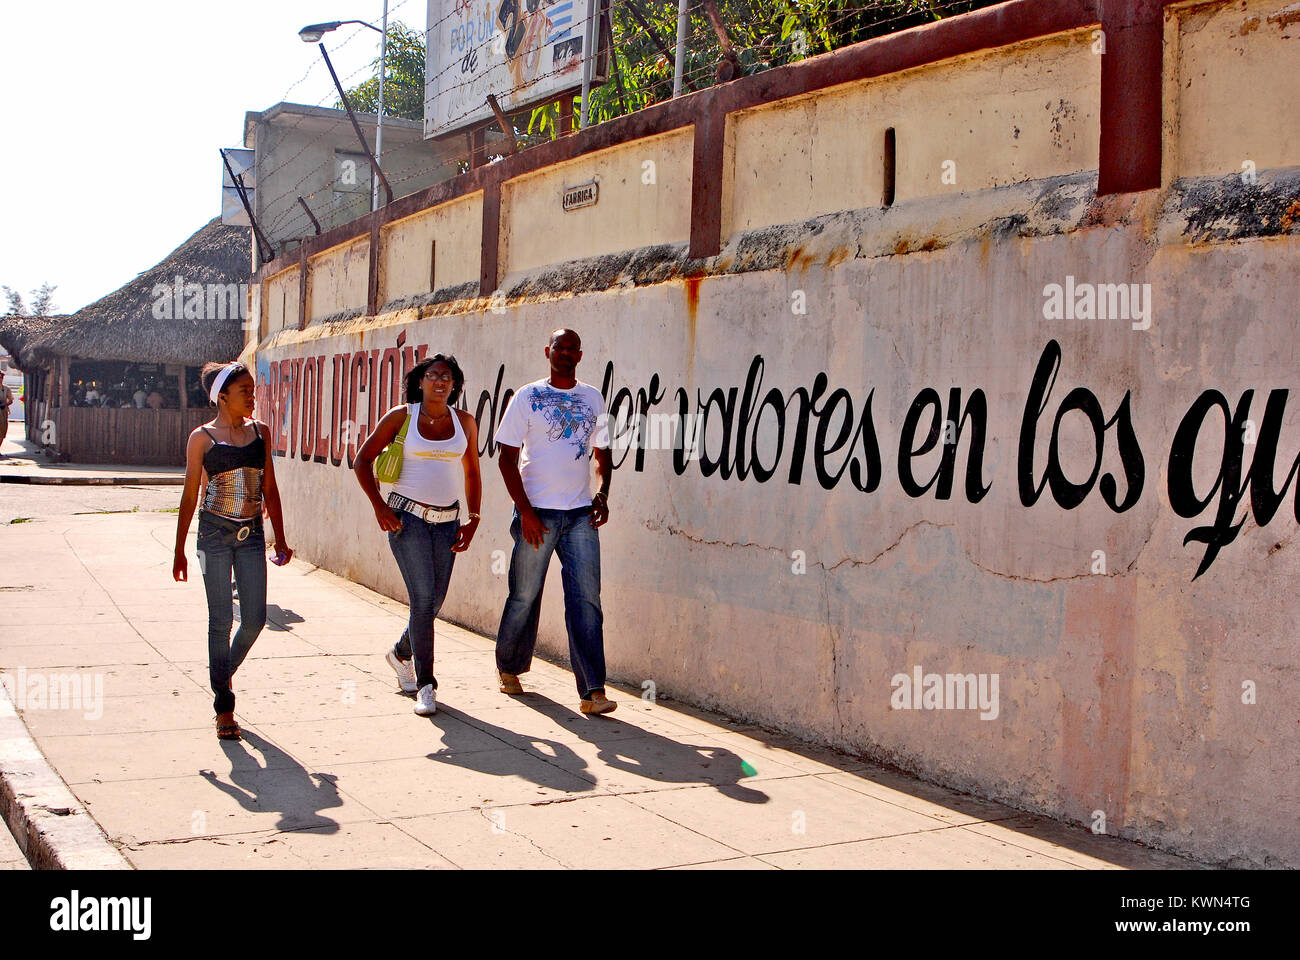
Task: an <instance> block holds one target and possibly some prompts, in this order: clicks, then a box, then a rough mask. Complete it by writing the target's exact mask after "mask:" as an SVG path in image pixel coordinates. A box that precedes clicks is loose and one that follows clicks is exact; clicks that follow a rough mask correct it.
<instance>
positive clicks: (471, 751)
mask: <svg viewBox="0 0 1300 960" xmlns="http://www.w3.org/2000/svg"><path fill="white" fill-rule="evenodd" d="M428 719H429V722H430V723H431V724H432V725H433V726H435V727H437V728H438V729H439V730H441V731H442V743H443V748H442V749H441V750H438V751H435V752H434V753H430V754H428V758H429V759H430V760H436V761H437V762H438V763H446V764H450V765H452V766H456V767H463V768H465V769H467V770H477V771H478V772H479V773H487V774H491V775H493V776H498V777H504V776H512V777H523V778H524V779H525V780H531V781H532V782H533V783H535V784H537V785H538V786H539V787H547V788H549V789H552V790H562V791H564V792H565V793H578V792H585V791H587V790H591V789H593V788H594V786H595V785H594V784H592V783H590V782H589V781H588V778H587V777H586V776H584V775H583V774H582V773H581V772H580V771H581V770H583V769H585V768H586V766H587V763H586V761H585V760H583V759H582V757H580V756H578V755H577V754H576V753H574V752H573V750H572V749H570V748H569V747H567V746H565V745H564V744H562V743H559V742H558V741H555V740H548V739H546V738H545V737H526V736H524V735H523V734H518V733H515V732H514V731H512V730H507V729H506V728H505V727H498V726H496V725H495V724H492V723H488V722H487V721H486V720H480V719H479V718H478V717H471V716H470V715H469V714H466V713H461V712H460V711H459V710H457V709H455V708H454V707H448V706H446V705H445V704H438V712H437V713H435V714H433V716H431V717H429V718H428ZM483 734H487V735H488V736H490V737H494V738H495V739H497V740H499V741H501V746H502V747H503V748H504V747H510V748H512V749H513V750H517V751H519V752H521V753H524V754H526V755H528V756H530V757H535V758H537V759H539V760H543V761H545V763H543V764H518V763H510V762H507V763H506V764H505V765H504V766H503V765H502V764H501V753H500V751H499V750H495V749H490V748H485V747H484V745H483ZM521 740H526V741H527V742H528V746H527V747H521V746H520V741H521ZM542 747H544V748H545V749H540V748H542ZM546 750H549V751H550V753H549V754H548V753H546ZM575 778H576V779H578V780H581V781H583V782H584V784H586V785H585V786H583V787H580V788H577V789H576V790H575V788H574V787H573V780H574V779H575Z"/></svg>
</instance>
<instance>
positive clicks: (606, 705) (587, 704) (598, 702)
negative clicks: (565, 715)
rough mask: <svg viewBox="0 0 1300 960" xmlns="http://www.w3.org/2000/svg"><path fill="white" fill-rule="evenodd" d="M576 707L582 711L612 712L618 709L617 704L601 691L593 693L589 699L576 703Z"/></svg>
mask: <svg viewBox="0 0 1300 960" xmlns="http://www.w3.org/2000/svg"><path fill="white" fill-rule="evenodd" d="M578 709H579V710H581V711H582V712H583V713H613V712H614V711H615V710H617V709H618V704H617V703H615V702H614V701H613V700H610V699H609V698H607V697H606V696H605V695H604V694H603V693H593V694H592V695H591V699H590V700H583V701H582V702H581V703H579V704H578Z"/></svg>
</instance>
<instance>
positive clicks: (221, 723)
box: [217, 713, 243, 740]
mask: <svg viewBox="0 0 1300 960" xmlns="http://www.w3.org/2000/svg"><path fill="white" fill-rule="evenodd" d="M242 734H243V731H242V730H240V729H239V724H238V723H236V722H235V715H234V714H233V713H219V714H217V739H218V740H238V739H240V737H241V735H242Z"/></svg>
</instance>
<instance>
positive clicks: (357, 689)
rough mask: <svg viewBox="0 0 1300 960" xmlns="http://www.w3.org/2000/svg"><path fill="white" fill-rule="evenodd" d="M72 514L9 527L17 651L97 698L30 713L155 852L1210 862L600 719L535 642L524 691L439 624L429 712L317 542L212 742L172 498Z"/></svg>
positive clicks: (858, 767) (766, 741) (290, 570)
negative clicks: (504, 681) (175, 577)
mask: <svg viewBox="0 0 1300 960" xmlns="http://www.w3.org/2000/svg"><path fill="white" fill-rule="evenodd" d="M171 495H172V496H175V495H176V493H175V492H172V494H171ZM68 503H69V507H71V505H72V501H71V500H70V501H68ZM81 508H82V505H81V503H80V500H78V501H77V507H76V509H77V510H80V509H81ZM73 512H74V511H73V510H72V509H68V510H67V512H66V513H64V514H60V513H59V512H58V511H57V509H55V508H54V507H52V506H49V505H47V506H46V508H45V509H43V510H41V511H39V513H40V514H41V515H40V516H37V517H36V518H35V519H33V520H31V521H29V522H26V523H23V524H18V525H12V526H9V527H8V528H7V529H6V553H7V554H8V555H9V556H10V557H21V558H23V560H22V563H20V564H9V565H7V566H6V567H5V569H4V572H3V574H0V579H2V582H0V590H3V596H4V597H5V607H4V613H3V617H2V619H3V630H0V669H3V670H4V671H5V672H6V673H8V674H9V675H11V676H16V671H17V670H18V668H19V667H24V668H25V674H26V676H27V677H28V679H29V682H31V678H32V677H41V678H44V679H46V680H48V681H50V682H51V684H53V683H54V682H56V681H57V680H58V678H59V677H66V676H68V675H76V676H78V677H83V676H84V675H87V674H90V675H92V676H94V677H99V678H102V682H103V687H102V690H103V694H102V703H99V704H84V703H82V704H73V705H69V706H66V707H65V708H62V709H52V708H51V707H50V705H49V704H48V703H31V702H28V703H21V702H20V703H19V704H18V706H19V712H20V714H21V716H22V718H23V720H24V721H25V723H26V725H27V727H28V728H29V729H30V731H31V733H32V736H33V737H34V738H35V740H36V742H37V744H38V746H39V747H40V749H41V751H42V752H43V753H44V754H45V755H46V757H47V758H48V759H49V760H50V762H51V764H52V765H53V766H54V768H55V769H56V770H57V771H58V772H59V774H60V775H61V776H62V777H63V779H64V780H65V781H66V782H67V783H68V785H69V787H70V789H71V790H72V792H73V794H74V795H75V796H76V797H77V799H78V800H80V802H81V803H82V804H83V805H84V806H85V807H86V809H87V810H88V811H89V813H90V815H91V816H92V817H93V818H94V819H95V820H96V821H97V822H98V823H99V825H100V826H101V827H102V829H103V830H104V832H105V834H106V835H107V836H108V838H109V839H110V841H111V842H112V843H113V844H114V845H115V846H116V847H118V849H119V850H120V851H121V852H122V854H123V855H124V856H125V857H126V858H127V860H128V861H129V862H130V863H131V864H132V865H133V866H136V867H139V868H169V869H174V868H196V867H205V868H253V867H263V868H290V867H311V868H314V869H321V868H366V867H397V868H444V869H455V868H499V867H506V868H534V867H535V868H551V869H553V868H585V867H622V868H634V869H636V868H641V869H652V868H678V867H699V868H724V869H732V868H735V869H740V868H746V869H774V868H779V869H790V868H820V867H890V868H899V867H925V868H936V867H937V868H1030V869H1067V870H1069V869H1116V868H1148V869H1149V868H1162V867H1172V868H1186V867H1189V866H1193V867H1194V866H1196V864H1193V863H1191V862H1189V861H1187V860H1183V859H1179V858H1177V857H1173V856H1169V855H1166V854H1162V853H1158V852H1155V851H1152V850H1150V849H1149V848H1146V847H1142V846H1140V845H1138V844H1134V843H1130V842H1128V841H1124V840H1120V839H1117V838H1113V837H1106V836H1094V835H1092V834H1091V833H1089V832H1088V831H1086V830H1083V829H1080V828H1077V827H1072V826H1067V825H1064V824H1061V823H1058V822H1056V821H1053V820H1050V819H1047V818H1043V817H1038V816H1032V815H1029V814H1025V813H1022V812H1020V811H1017V810H1014V809H1012V808H1010V807H1006V806H1002V805H1000V804H996V803H991V802H988V801H985V800H981V799H978V798H975V797H971V796H967V795H962V794H958V793H954V792H952V791H949V790H945V789H942V788H940V787H936V786H933V785H931V784H928V783H924V782H922V781H919V780H916V779H913V778H911V777H908V776H906V775H904V774H902V773H899V772H897V771H893V770H890V769H886V768H884V767H880V766H876V765H873V764H871V763H868V762H866V761H864V760H861V759H857V758H853V757H849V756H846V755H843V754H840V753H837V752H834V751H831V750H828V749H825V748H822V747H818V746H814V745H809V744H805V743H801V742H799V741H797V740H795V739H793V738H790V737H787V736H783V735H777V734H772V733H768V732H766V731H763V730H761V729H758V728H755V727H750V726H745V725H742V724H740V723H738V722H736V721H732V720H729V719H727V718H726V717H722V716H719V715H716V714H712V713H708V712H706V711H703V710H697V709H693V708H690V707H686V706H683V705H681V704H678V703H676V702H669V701H666V700H664V699H662V698H661V699H659V700H658V701H657V702H651V701H647V700H642V699H640V694H641V690H640V688H639V687H638V686H636V685H635V683H633V684H632V685H629V686H620V685H619V684H617V683H613V684H611V685H610V694H611V696H612V697H614V698H615V699H617V700H618V701H619V709H618V711H617V712H616V713H615V714H613V715H612V716H608V717H585V716H583V715H581V714H580V713H579V712H578V703H577V696H576V692H575V691H574V689H573V685H572V678H571V675H570V674H569V672H568V671H567V670H566V669H564V668H562V667H560V666H556V665H554V664H550V663H547V662H546V661H543V660H540V659H538V660H536V661H535V662H534V666H533V670H532V672H530V673H528V674H526V675H525V676H524V677H523V681H524V687H525V691H526V692H525V693H524V694H523V695H522V696H517V697H507V696H504V695H502V694H501V693H499V692H498V691H497V689H496V683H495V673H494V658H493V643H492V640H491V639H490V638H487V637H483V636H480V635H478V634H475V633H472V632H470V631H468V630H465V629H462V628H460V627H457V626H455V625H453V624H450V623H445V622H443V621H439V622H438V624H437V630H436V633H437V637H436V667H435V669H436V673H437V676H438V680H439V689H438V701H439V702H438V712H437V713H436V714H435V715H434V716H433V717H431V718H427V719H424V718H420V717H416V716H415V715H414V714H413V713H412V712H411V702H412V701H411V699H410V698H409V697H405V696H402V695H401V694H400V692H399V691H398V689H397V684H396V680H395V678H394V677H393V675H392V671H391V670H390V669H389V668H388V666H387V665H386V663H385V662H384V659H383V653H384V651H385V649H386V648H387V646H388V644H389V643H391V642H392V640H394V639H396V637H397V636H398V634H399V633H400V632H401V630H402V627H403V626H404V622H405V619H406V607H405V605H404V604H403V603H400V602H397V601H394V600H391V599H389V598H387V597H384V596H381V595H379V594H377V593H374V592H372V591H370V590H367V589H365V588H363V587H360V586H358V585H356V584H353V583H351V582H349V581H346V580H343V579H341V578H339V577H336V576H334V575H333V574H330V573H328V572H326V571H323V570H320V569H319V568H316V567H313V566H311V565H310V564H306V563H303V562H300V561H298V560H294V561H293V562H292V563H291V564H290V565H289V566H288V567H286V568H283V569H278V568H275V567H271V568H270V569H269V571H268V579H269V586H268V616H269V620H268V626H267V629H266V630H265V631H264V632H263V634H262V635H261V637H260V638H259V639H258V642H257V644H256V645H255V646H254V648H253V651H252V654H251V655H250V657H249V659H248V660H247V661H246V662H245V664H244V666H243V667H242V668H241V670H240V672H239V674H238V675H237V677H236V680H235V685H234V686H235V691H236V695H237V697H238V704H237V707H236V715H237V716H238V718H239V720H240V722H241V724H242V725H243V727H244V730H245V738H244V740H242V741H240V742H223V741H218V740H217V739H216V736H215V731H214V729H213V723H212V712H211V694H210V692H209V691H208V689H207V663H206V624H207V613H206V606H205V602H204V594H203V587H202V583H201V581H200V580H199V579H198V577H197V573H198V571H197V564H192V566H194V567H195V569H194V571H193V572H194V573H195V574H196V577H195V579H194V580H192V581H191V582H189V583H184V584H178V583H174V582H172V579H171V549H170V544H171V540H172V537H173V530H174V526H173V525H174V523H175V516H174V515H173V514H167V513H153V512H147V511H145V510H142V511H140V512H137V513H90V514H81V515H75V516H74V515H72V514H73ZM191 537H192V534H191ZM190 552H191V553H192V552H193V547H192V541H191V547H190ZM452 589H455V584H454V583H453V587H452ZM615 679H617V678H615ZM93 688H94V686H93V684H92V685H91V686H89V687H78V689H93ZM51 689H53V686H51ZM16 699H17V698H16Z"/></svg>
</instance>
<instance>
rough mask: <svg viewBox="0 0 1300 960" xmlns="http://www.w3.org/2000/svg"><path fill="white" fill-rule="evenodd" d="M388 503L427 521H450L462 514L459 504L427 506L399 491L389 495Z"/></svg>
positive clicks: (396, 508)
mask: <svg viewBox="0 0 1300 960" xmlns="http://www.w3.org/2000/svg"><path fill="white" fill-rule="evenodd" d="M388 505H389V506H390V507H392V508H393V509H394V510H405V511H406V512H407V513H410V514H414V515H415V516H417V517H419V518H420V519H421V520H423V521H424V522H425V523H450V522H451V521H452V520H455V519H456V518H457V517H459V516H460V505H459V504H457V505H456V506H454V507H426V506H424V505H423V504H420V503H416V502H415V501H414V500H410V499H408V498H406V497H404V496H402V495H401V494H398V493H390V494H389V495H388Z"/></svg>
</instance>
